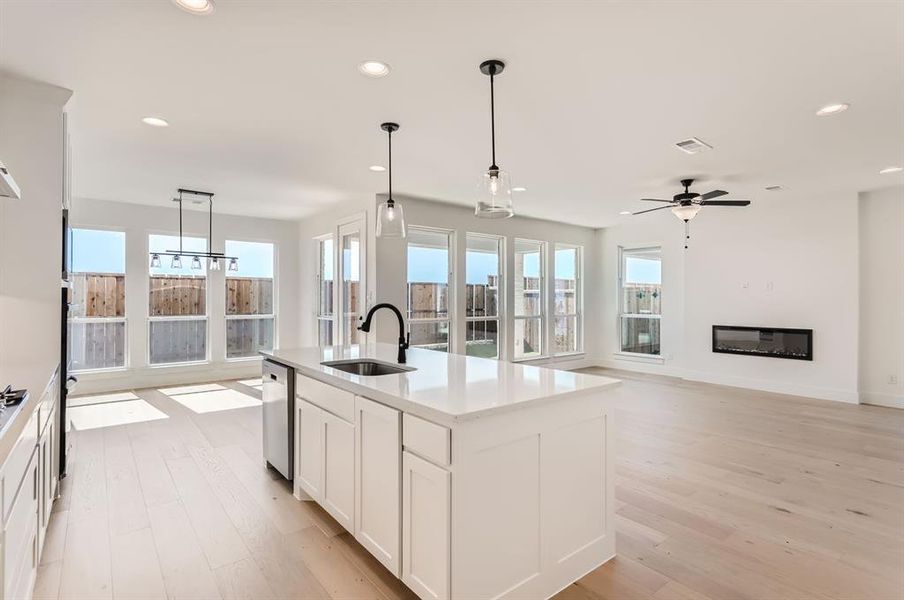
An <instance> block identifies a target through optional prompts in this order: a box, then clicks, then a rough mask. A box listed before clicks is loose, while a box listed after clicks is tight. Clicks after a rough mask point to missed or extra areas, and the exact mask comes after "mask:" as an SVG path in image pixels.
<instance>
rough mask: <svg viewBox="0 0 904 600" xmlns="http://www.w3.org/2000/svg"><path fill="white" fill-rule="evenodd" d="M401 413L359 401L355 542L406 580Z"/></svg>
mask: <svg viewBox="0 0 904 600" xmlns="http://www.w3.org/2000/svg"><path fill="white" fill-rule="evenodd" d="M400 422H401V417H400V413H399V411H397V410H394V409H392V408H389V407H388V406H383V405H382V404H377V403H376V402H372V401H370V400H367V399H365V398H361V397H357V398H355V426H356V428H357V438H358V445H357V450H356V452H357V461H356V464H355V481H356V486H355V508H356V512H355V539H357V540H358V542H359V543H360V544H361V545H362V546H364V547H365V548H367V550H368V551H369V552H370V553H371V554H373V555H374V556H375V557H376V558H377V560H379V561H380V562H381V563H383V565H384V566H385V567H386V568H387V569H389V570H390V571H391V572H392V573H393V574H394V575H395V576H396V577H399V575H400V574H401V568H400V567H401V562H402V561H401V556H400V555H399V546H400V536H401V529H400V521H399V518H400V515H399V513H400V508H401V488H400V485H399V484H400V481H399V479H400V471H401V454H402V448H401V445H402V444H401V436H400V431H401V427H400Z"/></svg>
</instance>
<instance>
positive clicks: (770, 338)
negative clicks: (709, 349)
mask: <svg viewBox="0 0 904 600" xmlns="http://www.w3.org/2000/svg"><path fill="white" fill-rule="evenodd" d="M713 352H719V353H722V354H745V355H748V356H770V357H773V358H790V359H792V360H813V330H812V329H786V328H781V327H741V326H737V325H713Z"/></svg>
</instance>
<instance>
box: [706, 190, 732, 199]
mask: <svg viewBox="0 0 904 600" xmlns="http://www.w3.org/2000/svg"><path fill="white" fill-rule="evenodd" d="M727 195H728V192H726V191H724V190H713V191H711V192H706V193H705V194H703V195H702V196H700V199H701V200H709V199H710V198H718V197H719V196H727Z"/></svg>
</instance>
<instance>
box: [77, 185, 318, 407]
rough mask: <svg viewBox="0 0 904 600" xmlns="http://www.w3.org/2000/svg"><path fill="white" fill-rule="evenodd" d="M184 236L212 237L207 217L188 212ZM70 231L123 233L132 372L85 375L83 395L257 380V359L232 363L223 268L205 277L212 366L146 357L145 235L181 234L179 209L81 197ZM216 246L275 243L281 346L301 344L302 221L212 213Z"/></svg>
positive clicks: (146, 259) (277, 308)
mask: <svg viewBox="0 0 904 600" xmlns="http://www.w3.org/2000/svg"><path fill="white" fill-rule="evenodd" d="M184 214H185V223H184V233H185V235H186V236H194V237H205V238H206V237H207V212H206V211H199V210H185V213H184ZM71 222H72V226H73V227H83V228H88V229H91V228H97V229H114V230H117V231H125V233H126V319H127V325H126V327H127V333H126V335H127V345H128V362H129V367H128V369H126V370H124V371H112V372H107V373H83V374H81V375H80V376H79V386H78V393H79V394H84V393H92V392H97V391H108V390H121V389H129V388H135V387H148V386H157V385H167V384H171V383H191V382H199V381H211V380H215V379H224V378H231V377H236V378H237V377H257V376H259V375H260V365H259V359H257V358H255V359H250V360H241V361H227V360H226V359H225V356H226V326H225V302H226V292H225V271H219V272H217V271H212V272H208V277H209V279H208V310H207V314H208V328H209V334H208V336H209V337H208V340H209V344H210V347H209V355H210V362H209V363H207V364H202V365H198V364H194V365H184V366H153V367H152V366H149V365H148V352H147V343H148V341H147V314H148V264H149V255H148V234H150V233H159V234H168V235H178V233H179V213H178V210H177V208H176V204H175V203H173V205H172V206H166V207H156V206H143V205H138V204H127V203H124V202H105V201H99V200H89V199H78V200H74V201H73V206H72V211H71ZM213 231H214V238H213V243H212V247H213V249H215V250H222V249H223V247H224V243H225V240H226V239H230V240H242V241H254V242H271V243H273V244H274V246H275V254H276V257H275V264H276V266H275V274H276V281H275V286H276V306H275V311H276V338H277V339H276V343H277V345H278V346H281V347H286V348H289V347H294V346H298V345H300V338H299V326H300V325H299V317H300V314H301V312H300V304H299V297H298V285H299V283H298V281H299V280H298V272H299V263H298V259H299V257H298V245H297V223H296V222H295V221H276V220H270V219H255V218H251V217H236V216H230V215H221V214H217V213H216V203H214V215H213Z"/></svg>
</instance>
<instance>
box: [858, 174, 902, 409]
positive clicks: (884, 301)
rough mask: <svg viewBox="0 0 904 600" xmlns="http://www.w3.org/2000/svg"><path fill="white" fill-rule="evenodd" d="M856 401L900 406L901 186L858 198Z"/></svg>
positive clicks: (867, 193)
mask: <svg viewBox="0 0 904 600" xmlns="http://www.w3.org/2000/svg"><path fill="white" fill-rule="evenodd" d="M895 380H896V381H897V383H895ZM860 401H861V402H865V403H869V404H881V405H885V406H897V407H898V408H904V186H896V187H891V188H886V189H883V190H878V191H875V192H866V193H861V194H860Z"/></svg>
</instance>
